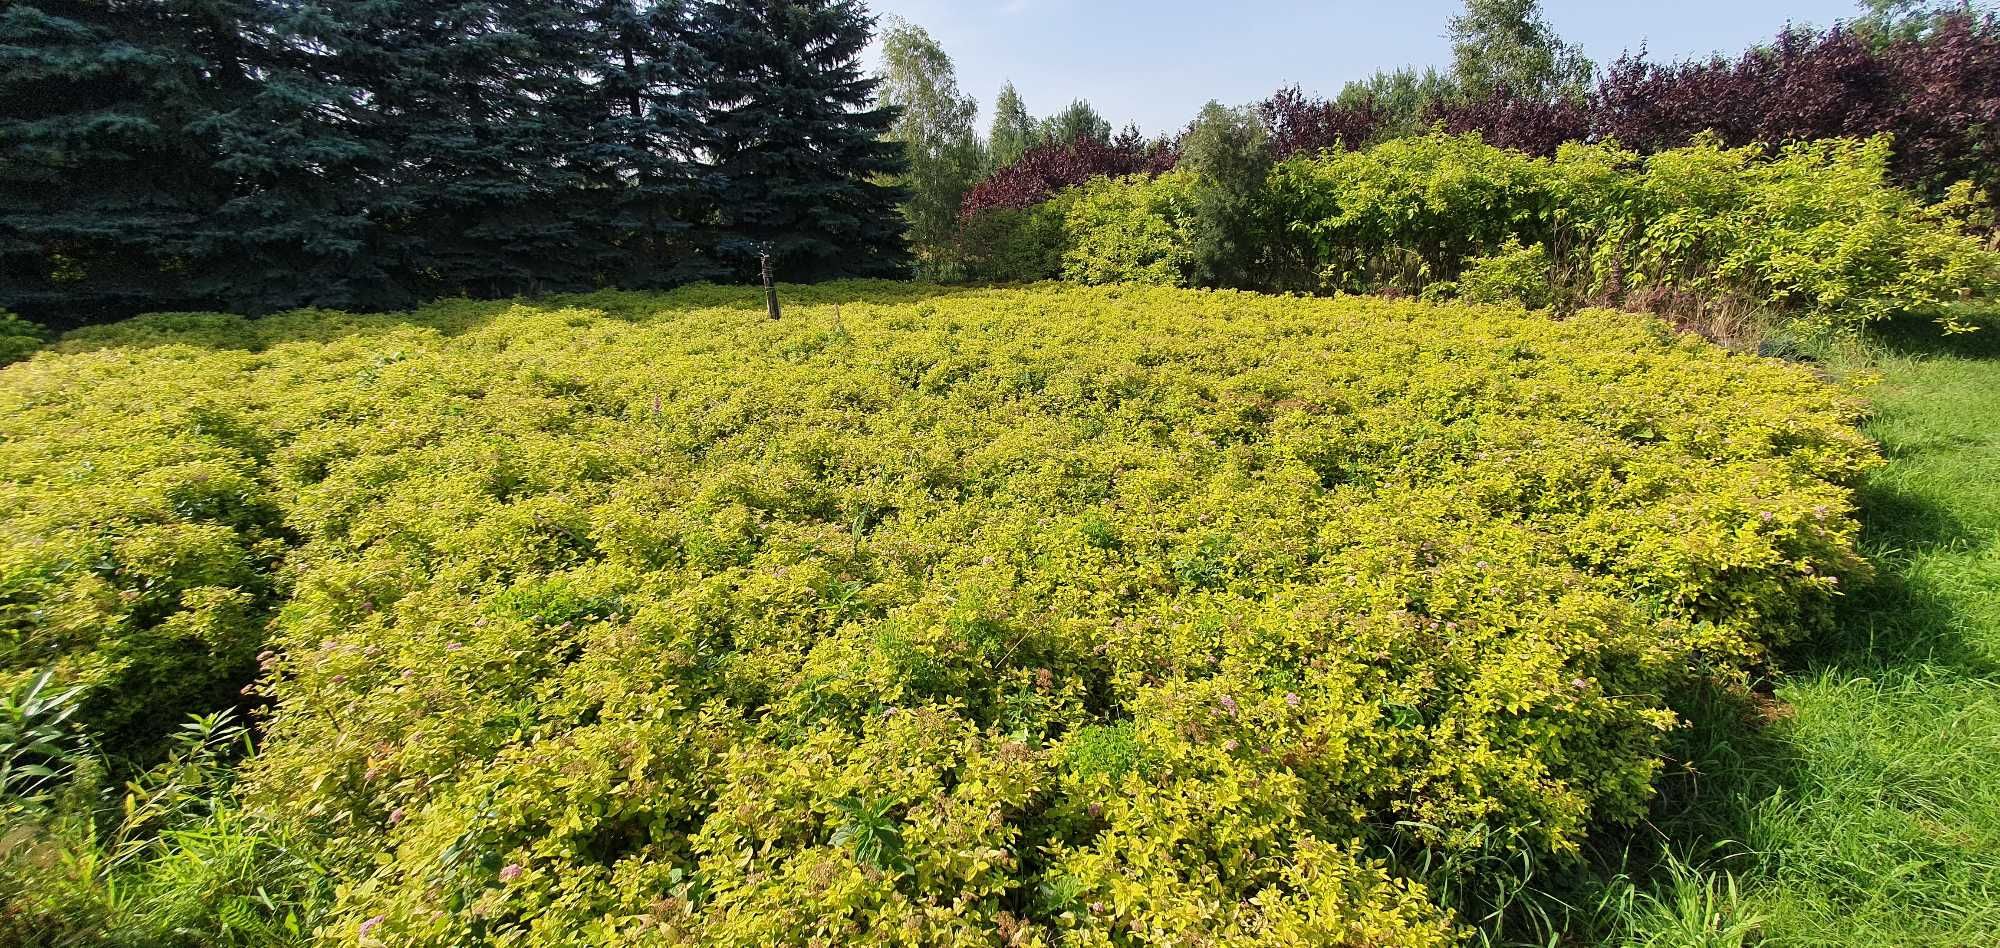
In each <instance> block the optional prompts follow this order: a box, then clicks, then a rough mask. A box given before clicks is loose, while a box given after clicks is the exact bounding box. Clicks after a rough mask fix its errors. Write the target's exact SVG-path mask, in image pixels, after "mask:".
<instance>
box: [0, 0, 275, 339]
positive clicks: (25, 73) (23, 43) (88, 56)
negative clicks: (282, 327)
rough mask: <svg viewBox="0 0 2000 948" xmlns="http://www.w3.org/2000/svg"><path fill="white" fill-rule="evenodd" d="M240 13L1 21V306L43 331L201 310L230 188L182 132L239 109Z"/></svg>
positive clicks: (220, 10)
mask: <svg viewBox="0 0 2000 948" xmlns="http://www.w3.org/2000/svg"><path fill="white" fill-rule="evenodd" d="M240 6H242V4H238V3H235V2H230V0H199V2H186V3H177V4H165V3H148V2H129V3H104V2H95V3H92V2H77V0H25V2H13V3H9V4H6V5H5V6H4V7H0V148H4V152H0V308H8V309H13V310H16V311H18V312H20V313H22V314H23V315H26V316H28V317H29V318H31V319H35V320H37V321H41V322H45V323H49V324H51V325H71V324H74V323H76V322H80V321H84V320H87V319H93V318H102V317H105V316H112V315H123V314H126V313H130V312H135V311H138V310H142V309H162V308H176V307H191V306H198V305H200V304H201V302H202V301H201V300H200V299H199V298H198V297H197V296H196V294H195V291H194V290H193V289H192V288H191V286H190V281H189V279H188V274H189V272H190V270H191V268H192V267H193V265H194V264H195V262H196V261H194V260H193V259H192V258H193V255H194V254H195V252H196V249H197V248H196V246H195V242H194V240H193V239H192V231H193V227H194V225H196V224H197V223H199V222H200V221H201V220H202V218H203V215H204V214H205V213H206V212H207V211H208V210H209V209H210V208H212V207H214V206H216V205H217V204H219V203H220V202H221V201H222V200H223V199H224V198H225V197H226V194H227V191H228V188H229V182H228V181H227V179H226V178H225V177H223V176H220V175H218V174H216V173H215V172H214V171H213V169H212V168H211V164H212V161H211V159H210V156H209V155H208V154H207V152H206V151H205V149H204V146H203V143H202V141H201V140H200V138H199V137H198V135H197V133H196V128H197V127H198V126H200V125H201V124H203V123H204V122H206V121H207V120H208V119H210V118H211V117H212V116H213V114H214V112H215V109H216V107H217V103H219V102H223V101H228V100H230V99H232V98H234V97H237V96H242V95H245V94H246V93H247V91H248V89H249V83H250V77H249V76H248V75H246V73H245V71H244V68H243V59H244V58H245V56H244V53H245V48H244V44H245V41H244V39H243V37H242V36H241V35H240V33H239V30H238V29H237V26H238V24H237V23H236V22H235V20H236V19H237V18H238V17H240V16H241V13H242V11H241V10H240V9H239V7H240Z"/></svg>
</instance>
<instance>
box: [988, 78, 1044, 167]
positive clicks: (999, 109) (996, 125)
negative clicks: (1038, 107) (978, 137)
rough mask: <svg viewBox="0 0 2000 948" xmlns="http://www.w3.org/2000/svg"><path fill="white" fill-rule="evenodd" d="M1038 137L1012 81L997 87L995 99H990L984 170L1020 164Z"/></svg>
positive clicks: (1037, 131) (1031, 119)
mask: <svg viewBox="0 0 2000 948" xmlns="http://www.w3.org/2000/svg"><path fill="white" fill-rule="evenodd" d="M1039 137H1040V129H1039V128H1037V127H1036V125H1035V119H1034V117H1033V116H1031V115H1029V114H1028V106H1027V104H1026V103H1024V102H1022V101H1021V93H1020V92H1018V91H1016V90H1015V89H1014V84H1013V83H1012V82H1009V83H1007V84H1006V85H1004V86H1001V87H1000V96H999V98H996V99H994V100H993V129H992V131H990V132H988V133H987V135H986V160H987V162H988V164H989V165H990V167H989V169H988V170H992V169H997V168H1005V167H1007V166H1008V165H1011V164H1013V163H1014V162H1017V161H1020V160H1021V156H1022V155H1024V154H1027V152H1028V149H1029V148H1032V147H1034V145H1035V142H1036V141H1037V139H1038V138H1039Z"/></svg>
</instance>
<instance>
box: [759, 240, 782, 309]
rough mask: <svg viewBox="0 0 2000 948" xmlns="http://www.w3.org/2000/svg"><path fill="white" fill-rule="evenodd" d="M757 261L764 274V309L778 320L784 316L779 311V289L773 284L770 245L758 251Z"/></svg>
mask: <svg viewBox="0 0 2000 948" xmlns="http://www.w3.org/2000/svg"><path fill="white" fill-rule="evenodd" d="M757 260H758V263H759V266H761V267H762V269H763V273H764V309H765V310H766V311H768V312H769V313H770V314H771V318H772V319H777V318H778V317H779V316H780V315H783V314H782V313H781V312H780V311H779V309H778V287H777V285H776V284H773V283H772V282H771V245H770V244H765V245H763V246H762V247H761V248H759V249H758V253H757Z"/></svg>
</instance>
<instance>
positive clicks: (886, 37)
mask: <svg viewBox="0 0 2000 948" xmlns="http://www.w3.org/2000/svg"><path fill="white" fill-rule="evenodd" d="M878 97H879V102H880V104H881V105H882V106H884V107H886V108H890V109H894V110H895V111H896V124H895V125H894V126H893V127H891V128H890V130H889V137H890V138H891V139H893V140H895V141H897V142H900V143H902V145H903V151H904V156H905V159H906V161H907V162H908V170H907V171H905V172H904V173H903V174H902V175H901V176H899V178H898V179H897V183H899V184H901V185H902V186H903V189H904V190H905V191H906V192H907V193H908V198H907V199H906V200H905V201H904V202H903V217H904V219H906V220H907V221H908V222H909V235H910V248H911V250H912V252H913V253H914V255H915V257H916V264H917V271H918V272H919V273H920V274H922V275H925V276H929V277H948V276H951V275H953V274H952V273H951V264H950V259H949V253H948V248H949V247H950V245H951V242H952V236H953V234H954V233H956V232H957V229H958V209H959V205H960V204H961V203H962V202H963V201H964V200H965V192H966V190H967V189H969V188H971V187H972V185H973V183H974V182H976V181H977V180H978V179H979V177H980V173H981V171H983V170H984V167H985V163H986V159H985V154H984V148H983V147H982V145H981V144H980V141H979V138H978V135H977V133H976V132H974V130H973V122H974V120H975V119H976V118H978V115H979V104H978V103H977V102H975V101H973V99H972V97H971V96H968V95H965V94H964V93H962V92H960V91H959V87H958V73H957V71H956V69H955V68H954V67H953V66H952V62H951V57H950V56H948V55H946V54H945V51H944V48H943V47H941V46H939V45H938V43H937V41H936V40H934V39H932V38H931V35H930V34H929V33H927V32H925V31H924V30H923V28H922V27H918V26H913V25H911V24H910V23H909V22H907V21H905V20H901V19H891V20H890V21H888V25H887V29H886V30H885V31H884V33H883V41H882V85H881V88H880V90H879V92H878ZM1017 102H1018V100H1017Z"/></svg>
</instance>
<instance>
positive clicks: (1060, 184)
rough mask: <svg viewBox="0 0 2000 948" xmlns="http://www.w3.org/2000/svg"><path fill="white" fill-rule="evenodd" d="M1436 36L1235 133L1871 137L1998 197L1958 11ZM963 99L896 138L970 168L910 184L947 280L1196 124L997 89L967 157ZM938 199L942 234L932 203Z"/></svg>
mask: <svg viewBox="0 0 2000 948" xmlns="http://www.w3.org/2000/svg"><path fill="white" fill-rule="evenodd" d="M902 29H904V30H905V32H906V33H907V35H908V39H907V42H909V43H910V44H911V45H912V46H913V47H916V48H924V49H927V50H928V52H927V55H926V56H924V57H922V58H921V59H911V60H907V61H904V62H900V63H899V62H897V61H894V60H892V61H891V62H889V63H888V64H887V65H888V68H889V70H890V72H891V74H895V73H896V72H897V71H898V70H899V69H900V70H902V71H903V72H904V73H905V74H906V75H908V74H915V73H918V72H920V71H924V70H928V72H926V73H925V74H924V79H923V81H922V82H920V83H905V85H906V87H908V88H912V89H916V90H919V91H918V92H917V93H916V94H914V95H912V96H909V97H907V98H909V99H910V100H911V101H918V100H921V98H922V95H923V92H922V90H936V89H949V90H952V91H953V93H954V94H955V92H956V83H955V80H954V79H953V78H952V76H951V72H950V69H951V60H950V58H949V57H948V56H946V55H945V54H944V52H943V51H942V50H941V49H937V48H936V45H935V43H934V42H932V41H931V40H930V39H929V37H928V36H927V35H924V34H923V32H922V31H921V30H917V29H914V28H907V27H905V28H902ZM1446 36H1447V38H1448V39H1449V40H1450V42H1451V48H1452V51H1453V58H1452V62H1451V63H1450V64H1448V65H1447V66H1445V67H1444V68H1423V69H1418V68H1400V69H1395V70H1386V71H1381V72H1377V73H1376V74H1374V75H1372V76H1369V77H1366V78H1364V79H1360V80H1356V81H1352V82H1349V83H1347V84H1346V85H1345V86H1344V87H1342V88H1341V89H1340V91H1339V92H1338V94H1336V95H1334V96H1331V97H1328V98H1318V97H1313V96H1309V95H1307V94H1305V93H1304V92H1303V91H1302V90H1301V89H1299V88H1298V87H1291V88H1286V89H1281V90H1279V91H1278V92H1277V93H1276V94H1274V95H1272V96H1271V97H1269V98H1267V99H1265V100H1264V101H1262V102H1259V103H1256V104H1255V105H1253V106H1250V107H1249V108H1248V112H1249V114H1248V115H1247V116H1244V117H1240V118H1239V119H1238V121H1247V122H1253V123H1254V124H1255V125H1256V126H1258V130H1259V132H1260V136H1259V137H1260V138H1261V139H1263V140H1265V141H1266V142H1267V146H1266V147H1267V148H1268V151H1269V153H1270V157H1271V158H1274V159H1284V158H1287V157H1290V156H1293V155H1310V154H1314V153H1318V152H1321V151H1324V150H1328V149H1346V150H1354V149H1361V148H1366V147H1369V146H1372V145H1376V144H1380V143H1382V142H1386V141H1391V140H1395V139H1401V138H1408V137H1413V136H1422V135H1427V134H1429V133H1430V132H1432V131H1433V130H1439V129H1441V130H1443V131H1446V132H1450V133H1454V134H1468V133H1470V134H1477V135H1479V136H1481V137H1482V138H1483V139H1484V140H1485V141H1486V142H1488V143H1489V144H1493V145H1497V146H1500V147H1502V148H1507V149H1512V150H1516V151H1523V152H1527V153H1529V154H1533V155H1541V156H1552V155H1554V154H1555V152H1556V150H1557V149H1558V148H1559V147H1561V146H1562V145H1563V144H1565V143H1568V142H1610V141H1615V142H1617V143H1619V144H1620V145H1622V146H1624V147H1627V148H1631V149H1634V150H1636V151H1638V152H1640V153H1642V154H1651V153H1655V152H1659V151H1664V150H1669V149H1674V148H1678V147H1681V146H1685V145H1688V144H1690V143H1692V142H1694V141H1696V140H1697V139H1699V138H1700V137H1702V136H1703V135H1713V136H1715V137H1716V138H1717V139H1718V140H1720V141H1721V142H1722V143H1723V144H1726V145H1730V146H1747V145H1753V144H1754V145H1761V146H1767V147H1776V146H1780V145H1783V144H1784V143H1787V142H1800V141H1815V140H1821V139H1828V138H1868V137H1871V136H1875V135H1880V134H1887V135H1890V136H1891V137H1892V138H1893V142H1894V161H1893V169H1892V170H1893V172H1894V174H1895V177H1896V179H1897V181H1898V183H1900V184H1902V185H1904V186H1906V187H1910V188H1912V189H1914V190H1916V191H1918V192H1919V193H1921V194H1923V195H1925V196H1927V197H1931V198H1942V197H1943V196H1944V195H1945V194H1946V192H1947V191H1948V189H1949V188H1950V187H1951V185H1953V184H1955V183H1957V182H1959V181H1962V180H1970V181H1972V182H1973V183H1974V184H1975V185H1976V186H1977V187H1978V188H1980V189H1981V190H1982V191H1984V192H1985V193H1986V196H1987V200H1988V201H1989V202H1991V201H1993V200H1994V199H2000V170H1996V169H2000V162H1996V160H1995V159H1996V157H2000V97H1996V96H1995V95H1994V94H1993V90H1994V89H2000V25H1996V21H1995V20H1994V19H1993V18H1992V16H1991V14H1990V13H1989V12H1988V11H1986V10H1985V9H1984V8H1983V7H1980V6H1975V5H1973V4H1969V3H1965V2H1962V0H1867V2H1864V3H1863V4H1862V5H1861V9H1860V11H1859V12H1858V14H1857V16H1855V17H1853V18H1852V19H1850V20H1847V21H1845V22H1842V23H1837V24H1834V25H1833V26H1831V27H1828V28H1824V29H1817V28H1809V27H1804V26H1788V27H1787V28H1786V29H1785V30H1783V31H1782V32H1781V33H1780V34H1779V35H1778V36H1777V37H1776V38H1775V39H1774V40H1773V41H1772V42H1770V43H1766V44H1762V45H1759V46H1756V47H1753V48H1751V49H1750V50H1747V51H1745V52H1744V53H1743V54H1741V55H1740V56H1738V57H1734V58H1731V57H1725V56H1721V55H1716V56H1712V57H1697V58H1693V59H1689V60H1685V61H1681V62H1659V61H1655V60H1652V59H1650V58H1648V57H1647V55H1646V54H1645V52H1644V51H1643V50H1641V51H1639V52H1637V53H1630V54H1627V55H1625V56H1622V57H1620V58H1619V59H1617V60H1616V61H1614V62H1612V63H1609V64H1607V65H1605V66H1603V67H1599V66H1598V65H1597V64H1595V63H1593V62H1592V61H1591V60H1590V59H1589V58H1588V57H1587V56H1586V55H1585V54H1584V52H1583V50H1582V48H1581V47H1580V46H1578V45H1577V44H1575V43H1571V42H1569V41H1567V40H1565V39H1564V38H1563V37H1562V36H1561V34H1560V33H1559V32H1558V31H1557V30H1556V29H1555V27H1554V26H1553V25H1552V24H1551V23H1550V22H1549V21H1548V19H1547V17H1546V16H1545V15H1544V13H1543V11H1542V8H1541V5H1540V3H1539V2H1538V0H1466V3H1465V5H1464V8H1463V9H1462V11H1461V12H1460V14H1459V15H1457V16H1455V17H1452V18H1451V20H1450V21H1449V23H1448V25H1447V33H1446ZM964 101H965V103H966V108H965V109H964V110H963V111H961V112H958V113H954V117H953V121H951V122H948V123H937V124H933V125H930V126H925V127H919V126H921V125H922V123H923V122H924V121H925V120H926V117H927V116H931V115H935V114H936V113H935V112H933V111H927V110H921V109H912V110H910V111H908V112H906V113H905V114H904V118H903V123H902V126H899V134H900V135H901V136H902V137H904V138H905V139H908V140H919V139H928V140H934V141H953V142H957V143H959V144H958V146H957V147H958V150H959V152H960V153H963V154H968V155H972V154H980V153H982V152H983V154H984V155H985V156H986V157H987V159H988V160H987V161H986V162H985V164H983V165H982V164H979V163H977V162H973V161H967V162H964V163H962V164H959V165H956V166H952V167H951V168H950V169H944V170H945V171H949V170H953V169H955V170H956V172H957V173H956V174H955V175H954V174H951V173H943V172H942V171H941V173H937V174H933V175H930V176H928V177H923V178H919V179H916V180H913V181H912V182H911V187H912V190H913V192H914V196H913V198H912V204H911V206H912V207H926V208H933V210H930V211H928V212H927V214H926V215H925V216H924V217H923V220H926V221H929V222H930V223H929V224H928V226H919V224H918V218H917V216H916V215H913V226H912V231H911V238H912V243H913V245H914V246H915V250H916V255H917V258H918V260H919V262H920V267H921V269H923V270H925V271H926V272H927V273H928V274H929V275H933V276H940V277H947V278H948V277H954V276H957V277H968V278H979V277H981V275H982V274H988V273H990V272H991V269H992V268H991V266H990V264H991V260H992V259H993V258H995V257H996V255H997V257H998V258H1001V259H1004V260H1005V261H1006V262H1005V264H1004V265H1003V266H1002V268H1001V269H1003V270H1006V271H1009V272H1014V271H1025V272H1041V271H1046V270H1047V269H1048V267H1049V264H1050V259H1051V258H1050V256H1049V254H1048V253H1046V252H1043V251H1046V249H1047V248H1040V249H1039V250H1038V249H1037V248H1034V247H1031V246H1028V244H1032V243H1034V240H1033V239H1032V238H1033V236H1034V235H1035V234H1040V235H1043V236H1053V235H1054V234H1055V233H1056V230H1057V228H1054V227H1052V226H1050V225H1051V224H1052V223H1053V222H1051V221H1044V220H1038V219H1036V218H1034V217H1028V218H1022V217H1018V216H1004V215H1003V216H1002V217H1001V218H999V219H997V220H996V219H990V218H989V214H988V212H996V211H1004V212H1009V213H1010V214H1011V213H1012V212H1024V211H1027V210H1028V209H1030V208H1034V207H1036V206H1037V205H1040V204H1042V203H1044V202H1047V201H1048V200H1050V199H1051V198H1052V197H1054V196H1056V195H1057V194H1060V193H1062V192H1064V191H1065V190H1067V189H1071V188H1077V187H1080V186H1083V185H1085V184H1087V183H1089V182H1090V181H1092V180H1094V179H1096V178H1100V177H1112V178H1117V177H1121V176H1125V175H1131V174H1141V173H1143V174H1149V175H1157V174H1160V173H1162V172H1165V171H1168V170H1170V169H1172V168H1174V167H1176V166H1177V165H1181V164H1183V163H1184V156H1185V155H1186V151H1187V150H1186V147H1185V144H1186V142H1187V140H1188V139H1189V137H1190V136H1191V135H1193V134H1194V133H1195V132H1196V131H1198V130H1199V129H1200V128H1201V127H1202V125H1203V122H1202V121H1201V120H1200V119H1197V121H1196V122H1195V123H1193V124H1191V125H1190V126H1189V127H1188V128H1187V129H1185V130H1181V131H1178V132H1175V133H1173V134H1170V135H1167V136H1165V137H1163V138H1159V139H1153V140H1148V139H1145V138H1143V137H1141V136H1139V135H1138V134H1137V133H1136V131H1133V132H1131V133H1127V134H1121V135H1118V136H1113V135H1111V134H1110V126H1109V123H1108V122H1102V121H1101V120H1100V121H1099V122H1097V123H1096V124H1095V125H1094V126H1090V125H1084V124H1083V123H1071V124H1065V125H1062V126H1061V127H1058V123H1057V122H1056V121H1054V120H1049V121H1044V122H1040V123H1036V122H1033V121H1032V120H1029V119H1027V117H1026V112H1025V110H1024V109H1022V108H1021V105H1020V99H1019V97H1018V96H1017V95H1014V94H1013V90H1012V88H1011V87H1010V88H1008V89H1006V90H1003V92H1002V94H1001V96H1000V99H999V103H998V108H997V109H996V112H997V114H996V116H995V117H994V121H993V125H992V131H991V133H990V134H989V135H988V137H987V138H986V140H985V142H984V143H983V145H982V144H981V143H980V142H979V141H978V138H977V135H976V133H975V132H974V130H973V123H974V120H975V118H976V116H975V115H974V114H973V110H972V109H971V103H970V100H969V99H966V100H964ZM1080 104H1081V103H1080ZM1083 107H1084V108H1087V105H1084V106H1083ZM1221 111H1228V110H1220V111H1218V110H1214V109H1212V110H1210V111H1209V112H1207V113H1205V114H1207V115H1208V116H1209V117H1210V118H1211V119H1213V118H1215V117H1216V116H1217V115H1219V114H1220V112H1221ZM1008 159H1011V160H1008ZM953 206H955V207H956V209H957V220H956V221H955V222H953V221H952V220H951V214H950V213H949V211H948V210H946V209H947V208H949V207H953ZM1044 216H1046V215H1044ZM1024 221H1025V223H1024ZM1024 228H1025V231H1024ZM996 240H997V241H998V244H997V245H996ZM1024 240H1025V243H1024ZM971 258H983V261H984V262H979V261H975V260H973V259H971Z"/></svg>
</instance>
